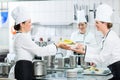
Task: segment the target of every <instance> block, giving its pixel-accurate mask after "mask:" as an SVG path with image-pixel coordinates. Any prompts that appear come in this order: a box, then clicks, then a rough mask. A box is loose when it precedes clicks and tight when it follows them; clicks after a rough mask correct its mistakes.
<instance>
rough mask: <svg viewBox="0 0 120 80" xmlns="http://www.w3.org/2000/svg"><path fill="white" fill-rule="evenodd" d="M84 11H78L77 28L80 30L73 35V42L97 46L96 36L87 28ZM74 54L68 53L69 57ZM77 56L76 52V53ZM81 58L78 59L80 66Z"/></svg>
mask: <svg viewBox="0 0 120 80" xmlns="http://www.w3.org/2000/svg"><path fill="white" fill-rule="evenodd" d="M87 25H88V24H87V20H86V18H85V12H84V10H80V11H77V28H78V30H77V31H75V32H73V33H72V34H71V40H72V41H73V42H75V43H82V44H85V45H90V46H97V42H96V38H95V35H94V34H93V33H92V32H91V31H90V30H89V28H88V27H89V26H87ZM72 54H73V52H71V51H68V54H67V55H72ZM74 54H75V52H74ZM79 59H80V58H78V65H80V62H79V61H80V60H79Z"/></svg>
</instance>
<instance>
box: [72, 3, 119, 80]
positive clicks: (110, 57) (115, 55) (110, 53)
mask: <svg viewBox="0 0 120 80" xmlns="http://www.w3.org/2000/svg"><path fill="white" fill-rule="evenodd" d="M112 13H113V10H112V8H111V7H110V6H109V5H107V4H102V5H100V6H99V7H98V8H97V12H96V19H95V25H96V28H97V30H98V31H100V32H102V34H103V35H104V38H103V40H102V46H101V48H100V49H96V48H92V47H90V46H84V45H82V44H79V45H78V46H77V47H76V49H73V51H75V52H78V53H83V54H85V60H86V61H91V62H94V63H96V64H104V65H106V66H107V67H108V68H109V69H110V70H111V72H112V74H113V78H111V79H109V80H120V38H119V37H118V36H117V34H116V33H115V32H114V31H112V30H111V28H112V21H111V16H112Z"/></svg>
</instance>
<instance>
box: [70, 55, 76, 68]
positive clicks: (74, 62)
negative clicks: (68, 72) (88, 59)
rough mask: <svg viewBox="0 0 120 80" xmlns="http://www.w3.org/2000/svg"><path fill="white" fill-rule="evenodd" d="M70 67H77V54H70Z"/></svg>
mask: <svg viewBox="0 0 120 80" xmlns="http://www.w3.org/2000/svg"><path fill="white" fill-rule="evenodd" d="M70 67H72V68H75V67H77V56H75V55H71V56H70Z"/></svg>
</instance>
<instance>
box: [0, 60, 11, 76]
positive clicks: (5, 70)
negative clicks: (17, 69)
mask: <svg viewBox="0 0 120 80" xmlns="http://www.w3.org/2000/svg"><path fill="white" fill-rule="evenodd" d="M10 68H11V65H10V64H9V63H4V62H1V63H0V75H8V74H9V71H10Z"/></svg>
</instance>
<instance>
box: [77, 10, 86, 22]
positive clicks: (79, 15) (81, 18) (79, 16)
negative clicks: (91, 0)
mask: <svg viewBox="0 0 120 80" xmlns="http://www.w3.org/2000/svg"><path fill="white" fill-rule="evenodd" d="M80 22H87V21H86V18H85V12H84V10H80V11H77V23H80Z"/></svg>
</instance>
